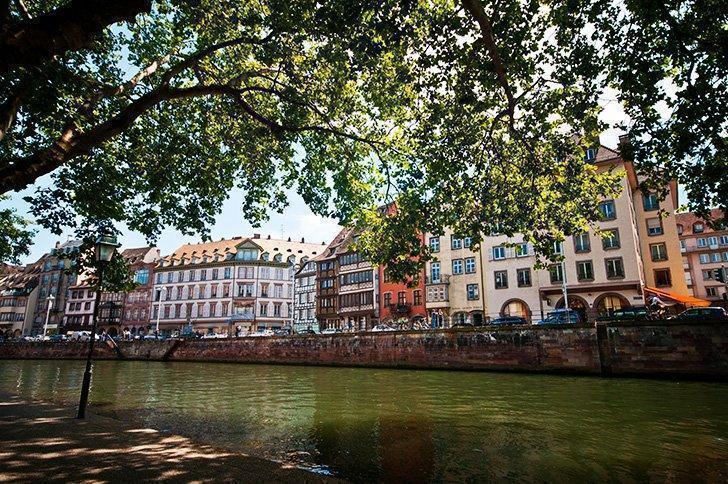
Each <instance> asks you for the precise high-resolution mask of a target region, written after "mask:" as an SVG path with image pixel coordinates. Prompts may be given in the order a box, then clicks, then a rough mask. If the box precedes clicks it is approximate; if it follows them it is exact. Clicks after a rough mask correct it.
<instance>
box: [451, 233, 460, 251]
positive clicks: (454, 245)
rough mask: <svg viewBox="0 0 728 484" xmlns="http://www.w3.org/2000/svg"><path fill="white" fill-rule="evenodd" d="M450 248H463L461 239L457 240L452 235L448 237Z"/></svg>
mask: <svg viewBox="0 0 728 484" xmlns="http://www.w3.org/2000/svg"><path fill="white" fill-rule="evenodd" d="M450 247H451V248H452V249H453V250H456V249H462V248H463V239H458V238H457V237H455V236H454V235H451V236H450Z"/></svg>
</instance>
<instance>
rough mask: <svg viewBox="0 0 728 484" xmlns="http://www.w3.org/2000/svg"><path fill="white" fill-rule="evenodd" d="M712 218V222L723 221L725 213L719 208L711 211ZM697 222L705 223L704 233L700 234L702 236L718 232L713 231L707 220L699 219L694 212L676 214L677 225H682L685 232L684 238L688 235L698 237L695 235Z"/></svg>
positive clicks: (683, 233)
mask: <svg viewBox="0 0 728 484" xmlns="http://www.w3.org/2000/svg"><path fill="white" fill-rule="evenodd" d="M710 218H711V219H712V220H714V221H715V220H722V219H723V218H724V216H723V211H722V210H721V209H719V208H714V209H712V210H711V211H710ZM696 222H703V225H704V228H703V231H702V232H699V233H700V234H709V233H712V232H717V231H716V230H714V229H712V228H711V227H710V226H709V225H708V224H707V223H706V221H705V220H703V219H702V218H700V217H698V216H697V215H696V214H695V213H694V212H683V213H676V214H675V223H677V224H679V225H682V228H683V232H682V234H681V235H682V236H683V237H684V236H686V235H698V234H693V225H694V224H695V223H696Z"/></svg>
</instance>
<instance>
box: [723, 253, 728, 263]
mask: <svg viewBox="0 0 728 484" xmlns="http://www.w3.org/2000/svg"><path fill="white" fill-rule="evenodd" d="M723 262H728V252H723Z"/></svg>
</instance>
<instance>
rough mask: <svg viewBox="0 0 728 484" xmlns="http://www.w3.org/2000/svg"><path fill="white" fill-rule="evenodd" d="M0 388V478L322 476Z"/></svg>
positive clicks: (305, 479)
mask: <svg viewBox="0 0 728 484" xmlns="http://www.w3.org/2000/svg"><path fill="white" fill-rule="evenodd" d="M73 414H74V409H71V408H63V407H57V406H55V405H51V404H44V403H29V402H26V401H24V400H21V399H20V398H18V397H14V396H10V395H3V394H0V482H32V481H36V482H38V481H42V482H68V481H73V482H82V481H85V482H135V481H136V482H139V481H163V482H190V481H196V482H324V481H329V480H332V479H329V478H327V477H325V476H320V475H317V474H313V473H311V472H307V471H304V470H301V469H297V468H292V467H286V466H284V465H282V464H278V463H275V462H270V461H266V460H263V459H259V458H256V457H252V456H248V455H245V454H241V453H234V452H229V451H225V450H221V449H218V448H215V447H212V446H208V445H204V444H199V443H197V442H193V441H191V440H190V439H187V438H185V437H181V436H178V435H169V434H163V433H160V432H157V431H155V430H151V429H145V428H139V427H135V426H133V425H130V424H127V423H125V422H121V421H118V420H113V419H110V418H106V417H101V416H97V415H89V416H88V418H87V419H86V420H84V421H80V420H76V419H74V418H73Z"/></svg>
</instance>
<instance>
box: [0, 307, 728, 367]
mask: <svg viewBox="0 0 728 484" xmlns="http://www.w3.org/2000/svg"><path fill="white" fill-rule="evenodd" d="M87 351H88V343H82V342H54V343H51V342H13V341H10V342H5V343H2V344H0V359H82V358H85V357H86V354H87ZM94 358H97V359H129V360H148V361H190V362H193V361H217V362H234V363H264V364H294V365H325V366H358V367H376V368H419V369H443V370H444V369H453V370H489V371H519V372H534V373H573V374H590V375H603V376H657V377H685V378H710V379H720V380H728V324H726V323H718V322H716V323H711V322H697V323H696V322H680V321H669V322H664V323H659V324H658V323H651V324H621V323H599V324H598V325H597V326H560V327H506V328H494V327H483V328H476V329H475V330H472V329H445V330H437V331H410V332H384V333H356V334H336V335H299V336H291V337H269V338H254V337H247V338H236V339H217V340H216V339H209V340H207V339H203V340H174V341H122V342H120V343H119V351H116V350H115V349H114V348H112V347H111V346H109V345H107V344H104V343H98V344H97V345H96V348H95V350H94Z"/></svg>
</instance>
